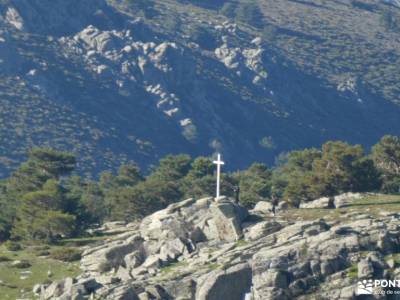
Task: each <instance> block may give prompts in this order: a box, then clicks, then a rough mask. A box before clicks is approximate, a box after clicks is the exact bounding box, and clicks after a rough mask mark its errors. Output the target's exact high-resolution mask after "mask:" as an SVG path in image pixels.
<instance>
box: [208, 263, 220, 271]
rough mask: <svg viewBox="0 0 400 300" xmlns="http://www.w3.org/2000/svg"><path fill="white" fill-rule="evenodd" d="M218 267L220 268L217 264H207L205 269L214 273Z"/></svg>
mask: <svg viewBox="0 0 400 300" xmlns="http://www.w3.org/2000/svg"><path fill="white" fill-rule="evenodd" d="M219 267H220V265H219V264H217V263H209V264H207V269H208V270H209V271H214V270H216V269H218V268H219Z"/></svg>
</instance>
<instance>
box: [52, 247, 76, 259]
mask: <svg viewBox="0 0 400 300" xmlns="http://www.w3.org/2000/svg"><path fill="white" fill-rule="evenodd" d="M50 257H51V258H53V259H56V260H61V261H65V262H71V261H77V260H80V259H81V257H82V252H81V251H80V250H78V249H75V248H58V249H55V250H53V251H51V252H50Z"/></svg>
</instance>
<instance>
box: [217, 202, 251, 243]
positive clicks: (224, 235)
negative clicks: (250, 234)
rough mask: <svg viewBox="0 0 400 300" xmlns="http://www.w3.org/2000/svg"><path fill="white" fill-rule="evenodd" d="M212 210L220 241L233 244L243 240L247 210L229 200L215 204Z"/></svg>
mask: <svg viewBox="0 0 400 300" xmlns="http://www.w3.org/2000/svg"><path fill="white" fill-rule="evenodd" d="M210 210H211V216H212V219H213V221H214V224H215V226H216V228H217V232H218V239H219V240H220V241H225V242H232V241H238V240H240V239H241V238H242V236H243V232H242V226H241V225H242V222H243V221H244V220H245V219H246V217H247V216H248V213H247V210H246V209H245V208H243V207H241V206H239V205H237V204H236V203H234V202H232V201H230V200H228V199H222V200H219V201H218V202H215V203H213V204H212V205H211V206H210Z"/></svg>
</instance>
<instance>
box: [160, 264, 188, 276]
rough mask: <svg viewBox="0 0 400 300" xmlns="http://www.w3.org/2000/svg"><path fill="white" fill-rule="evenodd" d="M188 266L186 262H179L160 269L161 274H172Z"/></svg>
mask: <svg viewBox="0 0 400 300" xmlns="http://www.w3.org/2000/svg"><path fill="white" fill-rule="evenodd" d="M187 265H188V263H187V262H185V261H178V262H174V263H170V264H169V265H167V266H165V267H162V268H161V269H160V272H161V273H164V274H167V273H171V272H173V271H175V270H176V269H177V268H180V267H185V266H187Z"/></svg>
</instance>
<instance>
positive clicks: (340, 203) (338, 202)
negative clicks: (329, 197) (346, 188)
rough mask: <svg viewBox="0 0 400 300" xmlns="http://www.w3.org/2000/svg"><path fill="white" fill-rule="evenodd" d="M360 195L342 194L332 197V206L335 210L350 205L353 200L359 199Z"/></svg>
mask: <svg viewBox="0 0 400 300" xmlns="http://www.w3.org/2000/svg"><path fill="white" fill-rule="evenodd" d="M361 197H362V194H360V193H344V194H341V195H337V196H335V197H334V200H333V204H334V206H335V207H336V208H342V207H346V206H349V205H351V202H352V201H353V200H355V199H360V198H361Z"/></svg>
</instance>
